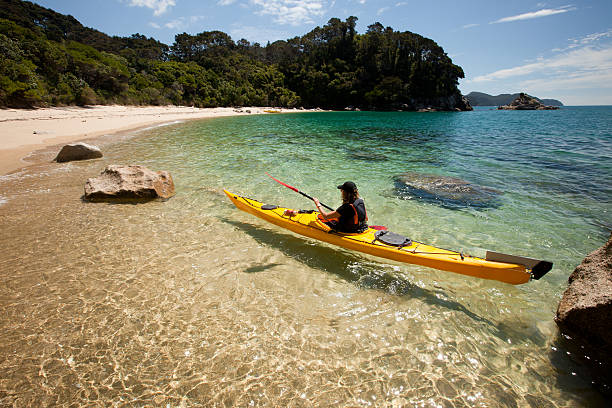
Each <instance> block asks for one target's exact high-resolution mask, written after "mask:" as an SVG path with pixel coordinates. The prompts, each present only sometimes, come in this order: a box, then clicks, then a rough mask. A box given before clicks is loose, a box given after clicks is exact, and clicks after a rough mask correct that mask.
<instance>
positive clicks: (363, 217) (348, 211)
mask: <svg viewBox="0 0 612 408" xmlns="http://www.w3.org/2000/svg"><path fill="white" fill-rule="evenodd" d="M338 189H339V190H340V191H341V193H342V205H341V206H340V207H338V209H337V210H336V211H329V212H327V211H325V210H324V209H323V208H322V206H321V203H320V202H319V200H318V199H317V198H313V201H314V203H315V206H316V207H317V210H318V211H319V212H320V213H321V215H322V216H323V218H325V219H326V220H328V221H327V224H328V225H329V226H330V227H332V228H333V229H335V230H338V231H341V232H363V231H365V230H366V229H368V224H367V223H366V222H367V221H368V215H367V213H366V208H365V203H364V202H363V199H362V198H361V197H359V191H358V190H357V186H356V185H355V183H353V182H352V181H346V182H344V183H343V184H341V185H339V186H338Z"/></svg>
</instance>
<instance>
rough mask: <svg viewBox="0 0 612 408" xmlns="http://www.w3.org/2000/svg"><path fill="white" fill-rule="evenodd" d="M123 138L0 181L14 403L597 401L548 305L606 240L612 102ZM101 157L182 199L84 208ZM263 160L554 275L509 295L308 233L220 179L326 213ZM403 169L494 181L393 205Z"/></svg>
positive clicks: (184, 129) (425, 231)
mask: <svg viewBox="0 0 612 408" xmlns="http://www.w3.org/2000/svg"><path fill="white" fill-rule="evenodd" d="M128 136H129V137H126V138H121V139H120V140H117V138H102V139H100V140H98V141H97V143H98V144H99V145H101V146H102V148H103V151H104V154H105V157H104V158H103V159H102V160H97V161H91V162H80V163H68V164H61V165H60V164H49V165H43V166H38V167H36V168H30V169H28V170H26V171H24V172H21V173H18V174H16V175H13V176H10V177H4V178H2V179H1V180H0V188H1V190H0V195H1V196H2V198H1V200H0V227H2V229H3V231H5V234H3V236H2V238H1V239H0V243H1V244H2V245H3V247H4V248H6V249H5V251H4V253H3V254H2V256H1V257H0V267H1V269H2V270H3V271H5V272H3V273H4V275H3V277H4V279H3V282H4V283H3V285H2V286H0V289H1V292H0V295H2V297H0V299H2V300H1V305H2V307H3V310H4V311H5V313H4V315H3V318H2V319H1V323H2V324H1V327H2V329H3V330H2V332H3V333H4V334H2V335H1V336H2V337H1V338H0V340H1V341H0V344H5V345H7V344H9V345H10V346H1V348H0V351H1V352H2V355H3V356H4V357H5V362H4V363H0V372H4V373H5V374H2V375H1V378H0V380H1V381H0V402H2V403H3V404H5V403H6V404H9V405H10V404H14V403H16V404H17V405H20V403H31V404H36V403H39V404H40V403H43V404H44V403H51V404H56V405H69V403H71V402H78V403H79V404H84V405H100V406H108V405H112V404H119V405H121V404H125V405H139V404H140V405H147V404H148V405H160V406H166V405H170V406H178V405H181V404H182V405H183V406H329V405H340V406H345V405H350V406H419V407H430V406H431V407H438V406H443V407H447V406H448V407H463V406H508V407H515V406H516V407H518V406H521V407H522V406H533V407H543V406H550V407H561V406H584V407H589V406H604V405H605V403H604V398H603V397H602V396H601V395H600V394H599V392H598V391H597V390H596V387H593V386H592V384H591V381H593V379H592V378H591V377H590V376H589V375H588V373H587V372H586V370H584V368H583V367H582V366H581V365H580V364H579V363H577V362H576V359H575V358H574V356H573V355H572V354H573V351H571V350H568V349H566V348H565V346H564V345H563V342H562V341H561V340H560V337H559V333H558V331H557V329H556V326H555V324H554V322H553V317H554V314H555V311H556V308H557V305H558V302H559V299H560V296H561V294H562V293H563V291H564V290H565V288H566V285H567V278H568V276H569V274H570V273H571V272H572V271H573V269H574V268H575V266H576V265H578V264H579V263H580V261H581V260H582V259H583V258H584V257H585V256H586V255H587V254H588V253H589V252H591V251H593V250H594V249H596V248H597V247H599V246H601V245H602V244H603V243H604V242H605V241H606V240H607V238H608V236H609V234H610V228H611V226H612V215H611V214H610V208H612V207H611V205H610V204H611V201H612V107H564V108H563V109H561V110H558V111H533V112H512V111H495V110H489V109H477V110H475V111H473V112H460V113H442V112H440V113H409V112H397V113H379V112H376V113H372V112H338V113H334V112H322V113H299V114H283V115H262V116H251V117H234V118H220V119H212V120H202V121H195V122H188V123H182V124H174V125H170V126H164V127H159V128H155V129H151V130H147V131H143V132H138V133H136V134H133V135H128ZM111 163H113V164H128V163H130V164H144V165H146V166H147V167H149V168H151V169H155V170H162V169H163V170H168V171H170V172H171V174H172V176H173V178H174V181H175V184H176V188H177V195H176V196H175V197H173V198H172V199H170V200H168V201H166V202H151V203H147V204H142V205H109V204H88V203H83V202H81V201H80V199H79V197H80V195H81V194H82V189H83V183H84V180H85V179H86V178H87V177H91V176H95V175H96V174H98V173H99V172H100V171H101V169H102V168H103V167H104V166H105V165H107V164H111ZM266 172H269V173H271V174H272V175H274V176H275V177H277V178H279V179H281V180H283V181H285V182H287V183H289V184H291V185H294V186H296V187H298V188H300V189H301V190H302V191H305V192H307V193H309V194H310V195H313V196H316V197H318V198H319V199H320V200H321V201H322V202H324V203H326V204H329V205H330V206H332V207H335V206H337V205H339V193H338V190H337V189H336V186H337V185H338V184H340V183H342V182H344V181H346V180H353V181H354V182H356V184H357V185H358V186H359V190H360V193H361V195H362V197H364V199H365V201H366V205H367V208H368V215H369V218H370V222H371V224H384V225H387V226H389V227H391V228H392V229H393V230H394V231H396V232H399V233H402V234H404V235H408V236H409V237H410V238H412V239H415V240H418V241H422V242H426V243H431V244H434V245H438V246H442V247H446V248H450V249H457V250H464V251H465V252H468V253H470V254H474V255H479V256H482V255H484V251H485V250H487V249H489V250H496V251H499V252H505V253H510V254H515V255H522V256H529V257H535V258H539V259H546V260H549V261H551V262H553V263H554V268H553V270H552V271H551V272H549V273H548V274H547V275H546V276H545V277H544V278H542V279H541V280H540V281H533V282H530V283H528V284H525V285H520V286H511V285H506V284H503V283H499V282H492V281H485V280H480V279H475V278H469V277H464V276H461V275H457V274H452V273H448V272H441V271H436V270H432V269H428V268H424V267H419V266H414V265H403V264H398V263H393V262H390V261H387V260H382V259H377V258H374V257H369V256H366V255H362V254H358V253H354V252H351V251H346V250H343V249H339V248H335V247H332V246H329V245H327V244H322V243H319V242H316V241H312V240H309V239H306V238H301V237H298V236H295V235H293V234H291V233H289V232H287V231H284V230H282V229H280V228H277V227H274V226H272V225H268V224H266V223H265V222H263V221H261V220H259V219H257V218H255V217H253V216H250V215H249V214H246V213H243V212H240V211H239V210H237V209H235V208H234V207H233V206H232V204H231V203H230V202H229V201H228V200H227V198H226V197H225V196H224V195H223V194H222V192H221V191H222V189H224V188H226V189H228V190H230V191H232V192H235V193H239V194H243V195H246V196H249V197H252V198H256V199H259V200H261V201H264V202H268V203H272V204H278V205H283V206H288V207H294V208H305V209H311V208H313V205H312V203H311V202H310V201H308V200H306V199H305V198H303V197H302V196H300V195H298V194H296V193H294V192H292V191H290V190H288V189H286V188H284V187H282V186H280V185H278V184H276V183H275V182H273V181H272V180H270V179H269V178H268V177H267V176H266V174H265V173H266ZM407 172H410V173H422V174H435V175H439V176H446V177H455V178H459V179H462V180H465V181H468V182H470V183H473V184H474V185H478V186H481V187H484V188H489V189H494V190H495V191H497V192H498V193H499V194H498V195H497V196H496V199H495V203H494V204H493V205H490V206H486V205H485V206H483V207H471V206H469V205H468V206H446V205H440V204H441V203H439V202H436V201H435V200H433V201H432V200H422V199H420V198H419V197H418V196H415V195H405V194H404V195H401V194H399V195H398V191H397V190H396V184H395V181H394V180H395V176H397V175H400V174H403V173H407ZM19 362H23V363H19ZM20 379H21V380H20Z"/></svg>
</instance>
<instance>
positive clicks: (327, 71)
mask: <svg viewBox="0 0 612 408" xmlns="http://www.w3.org/2000/svg"><path fill="white" fill-rule="evenodd" d="M356 22H357V17H348V18H347V19H346V21H341V20H340V19H338V18H332V19H330V20H329V22H328V23H327V24H326V25H324V26H323V27H316V28H315V29H313V30H312V31H311V32H309V33H307V34H305V35H303V36H301V37H295V38H291V39H288V40H286V41H285V40H281V41H275V42H273V43H268V44H267V45H265V46H262V45H260V44H258V43H250V42H249V41H247V40H246V39H241V40H239V41H234V40H233V39H232V38H231V37H230V36H229V35H228V34H226V33H223V32H221V31H204V32H201V33H199V34H195V35H191V34H187V33H182V34H178V35H176V37H175V41H174V44H172V45H171V46H168V45H166V44H163V43H161V42H159V41H157V40H155V39H154V38H147V37H145V36H143V35H140V34H133V35H132V36H130V37H117V36H113V37H111V36H108V35H106V34H104V33H102V32H100V31H98V30H95V29H93V28H88V27H84V26H83V25H82V24H81V23H80V22H79V21H77V20H76V19H75V18H74V17H72V16H66V15H63V14H60V13H57V12H55V11H53V10H51V9H47V8H44V7H41V6H39V5H37V4H34V3H31V2H28V1H21V0H0V48H2V50H3V55H2V59H1V60H0V107H20V108H30V107H37V106H65V105H93V104H103V105H104V104H122V105H168V104H172V105H182V106H195V107H203V108H206V107H219V106H223V107H230V106H277V107H306V108H317V107H320V108H325V109H333V110H341V109H354V110H356V109H365V110H471V109H472V108H471V107H470V106H469V104H468V103H467V100H466V99H465V98H464V97H463V96H462V95H461V92H460V91H459V89H458V88H457V85H458V81H459V79H460V78H463V77H464V73H463V69H462V68H461V67H460V66H458V65H455V64H453V62H452V60H451V59H450V58H449V57H448V55H447V54H446V53H445V52H444V50H443V49H442V47H440V46H439V45H438V44H436V42H435V41H433V40H431V39H429V38H425V37H423V36H421V35H418V34H415V33H411V32H409V31H404V32H399V31H395V30H394V29H392V28H391V27H384V26H383V25H382V24H380V23H374V24H372V25H370V26H368V28H367V31H366V32H365V33H364V34H358V33H357V32H356V29H355V27H356Z"/></svg>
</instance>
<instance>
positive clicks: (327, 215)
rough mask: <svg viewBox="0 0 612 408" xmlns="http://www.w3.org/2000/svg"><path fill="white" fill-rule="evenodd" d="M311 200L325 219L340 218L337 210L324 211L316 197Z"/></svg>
mask: <svg viewBox="0 0 612 408" xmlns="http://www.w3.org/2000/svg"><path fill="white" fill-rule="evenodd" d="M312 201H314V203H315V207H317V210H318V211H319V212H320V213H321V215H322V216H323V218H325V219H326V220H329V219H334V218H340V213H339V212H338V211H329V212H327V211H325V210H324V209H323V208H322V207H321V203H320V202H319V199H318V198H313V199H312Z"/></svg>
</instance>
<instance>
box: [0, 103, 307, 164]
mask: <svg viewBox="0 0 612 408" xmlns="http://www.w3.org/2000/svg"><path fill="white" fill-rule="evenodd" d="M303 111H304V110H292V109H277V108H261V107H258V108H238V109H236V108H206V109H200V108H192V107H184V106H146V107H141V106H118V105H111V106H90V107H75V106H70V107H62V108H41V109H33V110H25V109H2V110H0V175H4V174H8V173H11V172H13V171H15V170H18V169H20V168H22V167H25V166H28V165H31V164H33V163H32V162H31V161H29V160H28V161H26V160H24V158H25V157H27V156H28V155H29V154H30V153H32V152H34V151H36V150H39V149H43V148H46V147H49V146H54V145H59V144H63V143H71V142H76V141H79V140H83V139H91V138H93V137H97V136H101V135H104V134H110V133H117V132H122V131H127V130H131V129H138V128H141V127H148V126H152V125H157V124H160V123H168V122H174V121H184V120H193V119H203V118H214V117H221V116H235V115H252V114H265V113H270V112H283V113H284V112H303Z"/></svg>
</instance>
